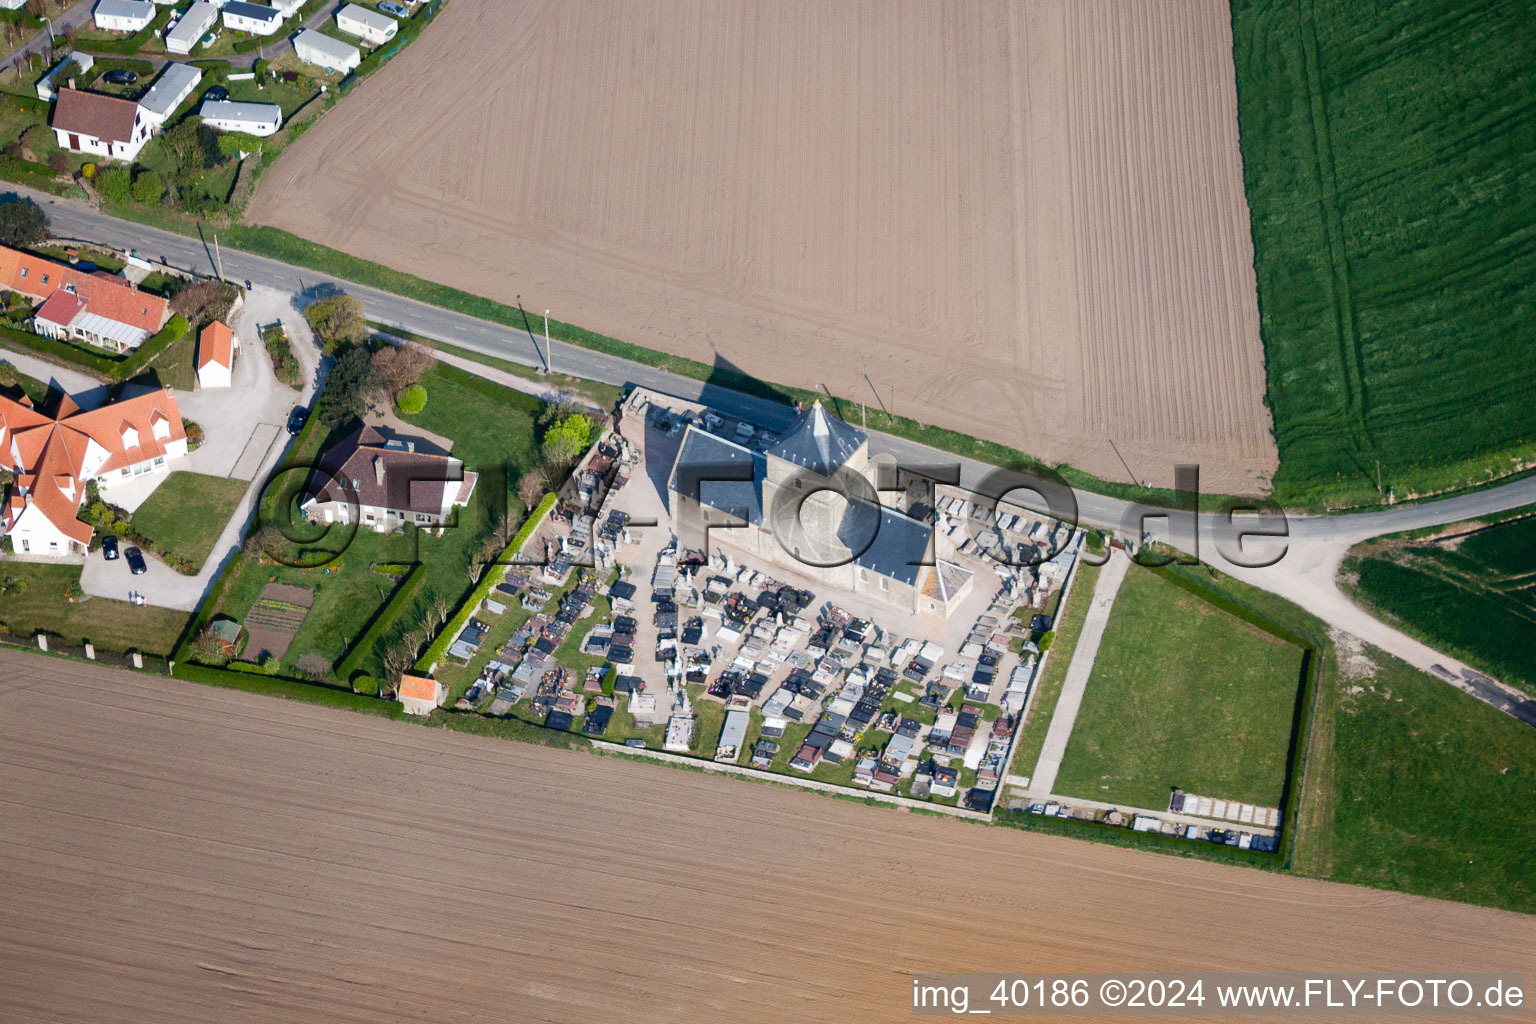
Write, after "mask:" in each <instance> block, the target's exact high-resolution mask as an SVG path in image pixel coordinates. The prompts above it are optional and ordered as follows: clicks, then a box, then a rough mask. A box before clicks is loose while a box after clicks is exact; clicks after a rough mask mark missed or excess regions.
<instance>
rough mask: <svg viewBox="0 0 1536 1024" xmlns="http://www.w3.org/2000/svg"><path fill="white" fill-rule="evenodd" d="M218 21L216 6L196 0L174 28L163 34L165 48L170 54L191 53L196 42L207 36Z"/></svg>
mask: <svg viewBox="0 0 1536 1024" xmlns="http://www.w3.org/2000/svg"><path fill="white" fill-rule="evenodd" d="M218 20H219V8H218V5H216V4H211V3H207V2H205V0H197V3H195V4H193V5H192V6H191V7H188V8H187V10H186V13H185V14H183V15H182V16H181V20H180V21H178V22H177V23H176V27H175V28H173V29H171V30H170V31H169V32H167V33H166V34H165V48H166V49H167V50H169V51H170V52H171V53H182V54H186V53H191V52H192V48H193V47H194V46H196V45H197V43H198V40H200V39H202V38H203V37H204V36H205V35H207V34H208V31H209V30H210V29H212V28H213V23H214V22H216V21H218Z"/></svg>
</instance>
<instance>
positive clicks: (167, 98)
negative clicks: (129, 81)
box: [139, 62, 203, 130]
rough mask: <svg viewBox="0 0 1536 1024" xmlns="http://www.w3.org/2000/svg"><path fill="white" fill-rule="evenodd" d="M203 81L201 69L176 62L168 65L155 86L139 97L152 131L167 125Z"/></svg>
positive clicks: (140, 105)
mask: <svg viewBox="0 0 1536 1024" xmlns="http://www.w3.org/2000/svg"><path fill="white" fill-rule="evenodd" d="M202 80H203V72H202V69H201V68H195V67H193V66H192V65H190V64H177V63H175V62H172V63H169V64H167V65H166V66H165V71H164V72H163V73H162V74H161V75H160V77H159V78H157V79H155V84H154V85H152V86H150V87H149V91H148V92H146V93H145V94H144V95H143V96H141V97H139V109H140V110H141V111H142V112H143V114H144V117H145V118H146V119H147V120H148V121H149V126H150V129H151V130H153V129H156V128H159V127H160V126H161V125H163V124H165V122H166V121H168V120H169V119H170V116H171V115H172V114H174V113H175V112H176V108H177V107H179V106H181V104H182V101H183V100H185V99H186V98H187V97H188V96H191V95H192V90H194V89H196V88H197V87H198V84H199V83H201V82H202Z"/></svg>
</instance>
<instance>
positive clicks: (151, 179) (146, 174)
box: [133, 171, 165, 203]
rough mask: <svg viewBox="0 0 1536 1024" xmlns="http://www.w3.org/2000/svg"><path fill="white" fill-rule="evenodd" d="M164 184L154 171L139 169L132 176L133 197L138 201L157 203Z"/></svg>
mask: <svg viewBox="0 0 1536 1024" xmlns="http://www.w3.org/2000/svg"><path fill="white" fill-rule="evenodd" d="M164 191H165V186H164V185H162V184H160V175H158V174H156V173H155V172H154V171H140V172H139V173H138V174H136V175H134V176H133V199H134V202H138V203H158V202H159V201H160V194H161V193H162V192H164Z"/></svg>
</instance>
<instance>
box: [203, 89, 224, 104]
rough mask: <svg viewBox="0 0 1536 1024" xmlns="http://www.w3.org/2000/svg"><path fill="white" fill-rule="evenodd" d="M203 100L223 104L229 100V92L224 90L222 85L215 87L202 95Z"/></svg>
mask: <svg viewBox="0 0 1536 1024" xmlns="http://www.w3.org/2000/svg"><path fill="white" fill-rule="evenodd" d="M203 99H205V100H213V101H214V102H215V103H223V102H224V101H225V100H227V99H229V90H228V89H226V88H224V87H223V86H222V85H216V86H214V87H213V88H212V89H209V90H208V91H207V92H205V93H203Z"/></svg>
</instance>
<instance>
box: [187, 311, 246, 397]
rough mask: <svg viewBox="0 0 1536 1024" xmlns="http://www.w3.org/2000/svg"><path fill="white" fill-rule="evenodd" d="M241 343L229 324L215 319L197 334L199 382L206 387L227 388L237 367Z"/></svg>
mask: <svg viewBox="0 0 1536 1024" xmlns="http://www.w3.org/2000/svg"><path fill="white" fill-rule="evenodd" d="M239 347H240V343H239V341H237V340H236V339H235V332H234V331H231V330H230V329H229V327H228V326H226V325H225V324H223V323H220V322H219V321H218V320H215V321H213V322H212V323H211V324H209V325H208V326H207V327H204V328H203V333H201V334H199V335H198V336H197V383H198V384H199V386H201V387H204V388H227V387H229V386H230V384H231V383H232V382H233V381H232V376H233V373H234V369H235V351H236V350H237V349H239Z"/></svg>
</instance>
